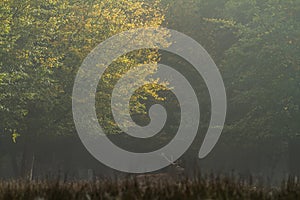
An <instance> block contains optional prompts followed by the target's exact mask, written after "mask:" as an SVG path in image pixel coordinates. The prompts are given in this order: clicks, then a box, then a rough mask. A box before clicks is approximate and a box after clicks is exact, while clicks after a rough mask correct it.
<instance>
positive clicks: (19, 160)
mask: <svg viewBox="0 0 300 200" xmlns="http://www.w3.org/2000/svg"><path fill="white" fill-rule="evenodd" d="M0 19H1V25H0V134H1V135H0V150H1V151H0V163H1V165H0V170H1V173H0V175H1V176H2V177H4V178H16V177H28V176H31V177H32V176H33V177H32V178H34V177H44V176H47V174H48V175H49V174H51V173H60V172H59V171H60V170H61V171H63V172H62V174H66V173H69V174H73V175H70V176H74V177H76V176H78V171H80V170H87V169H93V170H94V173H95V174H99V175H100V174H101V175H105V174H114V173H116V172H114V171H112V170H110V169H108V168H107V167H105V166H103V165H101V164H100V163H98V162H97V161H96V160H95V159H94V158H93V157H92V156H91V155H89V153H88V152H87V151H86V150H85V148H84V147H83V145H82V144H81V142H80V140H79V138H78V136H77V133H76V130H75V126H74V122H73V118H72V97H71V96H72V87H73V83H74V79H75V75H76V72H77V70H78V68H79V67H80V65H81V63H82V61H83V59H84V58H85V57H86V56H87V54H88V53H89V52H90V51H91V50H92V49H93V47H95V46H96V45H97V44H98V43H100V42H101V41H104V40H105V39H107V38H109V37H110V36H112V35H114V34H116V33H119V32H121V31H124V30H129V29H131V28H138V27H151V26H154V27H158V26H164V27H168V28H171V29H175V30H178V31H180V32H183V33H185V34H187V35H189V36H190V37H192V38H194V39H195V40H196V41H198V42H199V43H200V44H201V45H203V47H204V48H205V49H206V50H207V51H208V53H209V54H210V55H211V56H212V58H213V59H214V61H215V62H216V64H217V66H218V67H219V69H220V72H221V74H222V76H223V79H224V83H225V87H226V91H227V101H228V112H227V120H226V123H225V127H224V130H223V133H222V136H221V138H220V141H219V142H218V144H217V146H216V148H215V149H214V150H213V151H212V152H211V154H210V155H209V156H208V157H207V158H205V159H204V160H198V158H197V153H198V150H199V147H200V145H201V142H202V139H203V136H204V133H205V132H206V130H207V126H208V122H209V119H210V100H209V94H208V92H207V89H206V86H205V84H204V82H203V80H202V79H201V77H200V76H197V75H195V73H194V72H195V71H194V69H193V68H192V67H191V66H190V65H189V63H186V62H185V61H184V60H181V59H180V58H177V57H176V56H174V55H173V56H172V55H168V54H167V53H165V52H157V51H147V50H141V51H139V52H138V53H137V56H132V54H128V55H124V57H122V58H120V59H118V60H117V61H116V62H115V63H114V64H112V65H111V68H112V69H110V70H108V71H107V72H105V76H104V78H103V79H102V80H101V81H100V84H99V86H98V91H97V97H96V99H97V103H96V107H97V114H98V120H99V123H100V124H101V125H102V126H103V127H105V128H104V129H105V130H106V131H107V133H110V134H116V135H118V134H117V133H120V130H119V129H118V128H117V126H116V124H115V122H114V120H113V118H112V114H111V111H110V101H109V97H110V96H111V91H112V87H111V85H110V83H115V82H116V81H117V80H118V79H119V77H118V75H115V74H116V73H119V74H123V73H125V72H126V71H128V69H129V68H130V67H132V66H134V65H135V64H137V63H139V62H146V61H147V62H156V61H158V60H161V62H164V63H166V64H168V65H170V66H172V67H174V68H175V69H177V70H178V71H180V72H181V73H183V74H184V75H185V76H186V77H187V78H188V80H189V81H190V82H191V84H192V85H193V87H194V89H195V91H196V93H197V95H198V98H199V102H200V107H201V122H200V124H201V125H200V129H199V134H198V135H199V136H197V140H196V141H195V142H194V144H193V145H192V147H191V148H190V149H189V151H188V152H187V153H186V154H185V155H184V156H183V157H182V159H181V165H182V167H183V168H185V169H188V170H186V171H193V170H195V168H196V169H197V170H198V169H201V170H203V171H204V172H208V173H209V172H211V171H215V172H216V173H222V172H224V173H230V172H232V171H234V172H235V173H237V174H244V175H245V176H247V175H249V174H254V175H257V176H264V177H269V178H273V180H271V181H276V182H277V183H278V181H280V180H281V179H282V178H284V177H286V176H287V175H288V174H298V173H299V169H300V161H299V159H298V158H297V152H299V150H300V147H299V143H300V142H299V136H300V132H299V128H300V127H299V126H300V123H299V120H300V112H299V106H300V82H299V81H300V41H299V39H300V23H299V21H300V1H298V0H282V1H281V0H266V1H259V0H252V1H249V0H210V1H209V0H176V1H171V0H160V1H159V0H149V1H148V0H147V1H139V0H133V1H122V0H105V1H98V0H92V1H87V0H86V1H85V0H83V1H73V0H62V1H50V0H49V1H41V0H34V1H23V2H22V3H20V2H19V1H17V0H4V1H1V3H0ZM166 57H167V58H166ZM117 66H122V67H123V68H122V67H121V68H122V69H121V68H120V67H117ZM101 83H102V84H103V85H101ZM145 91H146V92H142V94H146V95H148V96H151V95H153V94H157V93H158V94H159V95H162V94H165V93H164V92H162V93H160V91H159V88H152V89H151V90H145ZM147 92H148V93H147ZM154 96H155V95H154ZM137 99H138V100H137V102H136V103H135V104H134V105H133V113H134V112H136V113H137V114H141V113H139V112H140V111H141V110H145V109H146V108H147V106H149V105H150V104H153V103H154V102H156V101H157V102H161V99H159V98H157V99H155V98H154V99H151V98H149V99H148V101H146V102H143V101H140V99H139V97H137ZM169 99H170V101H169V102H171V103H173V104H171V105H170V106H169V110H170V111H171V112H172V111H173V112H174V113H173V114H172V115H170V117H171V119H172V120H169V121H168V126H166V127H167V128H166V129H165V130H163V131H162V134H161V135H162V136H164V134H163V133H173V132H174V130H175V131H176V127H178V117H177V116H178V112H177V111H178V107H177V103H176V101H172V95H171V97H170V98H169ZM141 102H142V103H145V104H146V105H142V103H141ZM167 102H168V101H167ZM161 103H163V102H161ZM146 120H147V119H146ZM116 135H114V136H112V137H116ZM171 135H172V134H171ZM169 139H170V138H168V137H167V138H165V137H161V138H159V137H158V138H157V140H151V142H150V143H149V147H152V145H158V146H159V145H160V144H161V143H163V142H165V141H167V140H169ZM112 140H115V142H116V143H118V141H117V140H118V139H113V138H112ZM136 142H137V143H138V141H136ZM119 143H122V142H119ZM140 148H147V147H145V146H143V147H140ZM76 173H77V174H76Z"/></svg>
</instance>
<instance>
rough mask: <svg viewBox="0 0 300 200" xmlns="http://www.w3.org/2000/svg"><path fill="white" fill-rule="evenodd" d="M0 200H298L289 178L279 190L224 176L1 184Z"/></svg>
mask: <svg viewBox="0 0 300 200" xmlns="http://www.w3.org/2000/svg"><path fill="white" fill-rule="evenodd" d="M0 199H5V200H6V199H7V200H13V199H25V200H27V199H32V200H44V199H45V200H46V199H59V200H63V199H67V200H69V199H86V200H92V199H105V200H112V199H124V200H135V199H146V200H148V199H149V200H155V199H157V200H160V199H175V200H185V199H186V200H193V199H199V200H200V199H201V200H202V199H206V200H209V199H228V200H241V199H266V200H273V199H280V200H285V199H286V200H296V199H300V184H299V181H298V180H296V179H292V178H290V179H289V180H287V181H285V182H283V183H282V186H281V187H279V188H273V189H270V188H269V189H267V188H264V187H256V186H254V185H253V184H252V183H251V180H250V181H248V180H247V181H245V180H237V179H231V178H226V177H214V176H211V177H206V178H196V179H193V180H191V179H187V178H186V179H178V180H174V179H168V178H160V177H159V176H157V177H156V178H151V176H148V177H143V178H142V179H141V178H136V177H129V178H126V179H122V180H112V179H102V180H96V181H92V182H87V181H72V182H63V181H24V180H12V181H0Z"/></svg>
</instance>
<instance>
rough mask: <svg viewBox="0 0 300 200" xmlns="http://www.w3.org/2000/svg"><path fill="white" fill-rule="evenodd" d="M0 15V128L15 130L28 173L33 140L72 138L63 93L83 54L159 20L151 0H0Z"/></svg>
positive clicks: (152, 55)
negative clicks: (18, 135) (111, 39)
mask: <svg viewBox="0 0 300 200" xmlns="http://www.w3.org/2000/svg"><path fill="white" fill-rule="evenodd" d="M0 17H1V26H0V28H1V31H0V32H1V35H0V39H1V40H0V41H1V43H0V45H1V50H0V51H1V55H0V56H1V63H0V84H1V96H0V113H1V124H0V130H2V132H4V133H5V132H6V133H8V134H13V133H14V130H15V131H17V132H18V133H20V135H21V137H20V140H21V139H22V140H23V141H24V151H23V155H22V162H21V167H20V168H21V171H20V175H21V176H27V175H28V173H29V171H30V170H29V169H30V168H32V167H31V166H32V162H33V157H34V149H33V146H34V143H35V142H36V139H37V136H38V135H42V134H43V135H44V134H68V133H69V134H73V133H74V131H75V130H74V125H73V121H72V112H71V92H72V91H71V89H72V85H73V80H74V78H75V74H76V71H77V69H78V67H79V66H80V64H81V62H82V60H83V59H84V57H85V56H86V55H87V54H88V53H89V51H91V50H92V48H93V47H94V46H95V45H97V44H98V43H99V42H101V41H103V40H105V39H107V38H108V37H110V36H112V35H114V34H116V33H119V32H121V31H124V30H128V29H131V28H138V27H149V26H159V25H160V24H161V23H162V21H163V14H162V12H161V10H160V8H159V1H156V0H155V1H151V2H149V3H145V2H142V1H138V0H134V1H122V0H117V1H115V0H105V1H98V0H94V1H80V2H78V1H73V0H63V1H56V0H47V1H41V0H34V1H23V2H22V3H20V2H18V1H15V0H11V1H6V0H5V1H2V2H1V13H0ZM144 52H145V51H144ZM156 57H157V56H156V52H155V51H148V52H147V54H146V55H142V56H140V58H144V59H143V60H145V61H152V62H154V61H155V60H156ZM135 60H136V57H128V56H126V55H124V57H122V58H120V60H118V62H119V64H122V65H123V66H124V68H121V69H118V70H121V71H123V72H125V71H126V70H128V68H129V67H130V66H132V65H133V64H136V62H135ZM116 72H118V71H117V69H114V68H113V69H112V71H111V72H109V74H112V76H110V77H111V79H114V80H116V79H118V74H117V73H116ZM107 75H108V74H107ZM149 91H153V90H149ZM106 95H107V94H106ZM98 106H100V107H101V106H102V107H103V108H105V106H103V105H98ZM104 111H105V110H104ZM100 121H101V119H100ZM103 121H104V122H106V121H107V119H105V118H104V119H103ZM17 141H18V139H17ZM16 173H18V172H16Z"/></svg>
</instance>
